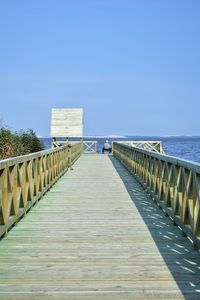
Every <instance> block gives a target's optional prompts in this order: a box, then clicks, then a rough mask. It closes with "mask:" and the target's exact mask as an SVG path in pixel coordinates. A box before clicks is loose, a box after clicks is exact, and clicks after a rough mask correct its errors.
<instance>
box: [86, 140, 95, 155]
mask: <svg viewBox="0 0 200 300" xmlns="http://www.w3.org/2000/svg"><path fill="white" fill-rule="evenodd" d="M83 152H84V153H85V154H95V153H97V141H83Z"/></svg>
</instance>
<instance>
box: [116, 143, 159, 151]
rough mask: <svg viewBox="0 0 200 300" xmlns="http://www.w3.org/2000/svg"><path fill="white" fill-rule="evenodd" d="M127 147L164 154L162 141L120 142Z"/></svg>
mask: <svg viewBox="0 0 200 300" xmlns="http://www.w3.org/2000/svg"><path fill="white" fill-rule="evenodd" d="M120 142H121V143H123V144H125V145H129V146H132V147H136V148H139V149H144V150H148V151H153V152H157V153H161V154H164V149H163V146H162V142H161V141H120Z"/></svg>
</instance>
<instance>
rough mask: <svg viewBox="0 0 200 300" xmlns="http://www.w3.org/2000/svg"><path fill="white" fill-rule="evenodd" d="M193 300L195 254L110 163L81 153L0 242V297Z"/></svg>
mask: <svg viewBox="0 0 200 300" xmlns="http://www.w3.org/2000/svg"><path fill="white" fill-rule="evenodd" d="M171 298H173V299H200V256H199V254H198V253H197V251H194V250H193V249H192V245H191V244H190V242H189V241H188V240H187V239H186V238H185V237H182V236H181V231H180V230H179V229H178V227H176V226H173V223H172V221H171V220H170V219H169V218H168V217H166V216H165V214H164V213H163V212H162V211H161V210H159V208H158V207H157V205H156V204H155V203H154V202H153V201H152V200H151V199H150V198H149V196H148V195H147V194H146V193H145V192H144V190H143V189H142V187H141V186H140V185H139V184H138V183H137V181H136V180H135V179H134V178H133V176H132V175H131V174H130V173H129V172H128V171H127V170H126V169H125V167H124V166H122V165H121V163H120V162H119V161H117V159H115V158H114V157H112V156H110V157H109V156H107V155H98V154H94V155H88V156H87V155H82V156H81V157H80V158H79V159H78V161H77V162H76V163H75V165H74V166H73V170H70V171H68V172H66V173H65V174H64V176H62V177H61V179H59V180H58V182H57V183H56V184H55V185H54V186H53V187H52V188H51V190H50V191H49V192H47V194H45V195H44V197H43V198H42V199H41V200H40V201H39V202H38V204H37V205H35V206H34V207H33V208H32V209H31V211H30V212H29V213H28V214H27V215H26V217H25V218H23V219H22V220H21V221H20V222H19V223H18V224H17V226H15V227H14V228H12V230H11V231H10V232H9V234H8V236H7V237H5V238H3V239H2V240H1V242H0V299H97V300H98V299H116V300H117V299H123V300H124V299H171Z"/></svg>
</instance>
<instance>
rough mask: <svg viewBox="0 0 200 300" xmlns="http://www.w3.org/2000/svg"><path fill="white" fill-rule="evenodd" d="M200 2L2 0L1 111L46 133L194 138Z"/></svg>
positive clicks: (14, 122)
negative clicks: (65, 119)
mask: <svg viewBox="0 0 200 300" xmlns="http://www.w3.org/2000/svg"><path fill="white" fill-rule="evenodd" d="M199 16H200V1H199V0H113V1H112V0H96V1H95V0H93V1H92V0H79V1H78V0H71V1H70V0H24V1H22V0H1V1H0V104H1V105H0V118H2V119H3V121H4V122H5V123H7V124H8V125H9V126H10V127H11V128H12V129H14V130H18V129H20V128H23V129H25V128H33V129H34V130H35V131H36V132H37V134H39V135H42V136H48V135H49V134H50V111H51V108H52V107H83V108H84V110H85V135H88V134H126V135H168V134H169V135H170V134H173V135H184V134H185V135H199V134H200V132H199V129H200V117H199V114H200V17H199Z"/></svg>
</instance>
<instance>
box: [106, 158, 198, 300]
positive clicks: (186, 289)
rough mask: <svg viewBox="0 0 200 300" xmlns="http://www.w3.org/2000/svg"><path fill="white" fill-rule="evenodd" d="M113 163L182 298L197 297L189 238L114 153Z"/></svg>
mask: <svg viewBox="0 0 200 300" xmlns="http://www.w3.org/2000/svg"><path fill="white" fill-rule="evenodd" d="M110 159H111V161H112V164H113V166H114V167H115V169H116V171H117V172H118V174H119V176H120V178H121V179H122V181H123V183H124V185H125V187H126V189H127V191H128V193H129V195H130V197H131V199H132V201H133V202H134V204H135V206H136V207H137V209H138V211H139V213H140V215H141V216H142V218H143V220H144V222H145V224H146V225H147V227H148V229H149V232H150V233H151V236H152V237H153V239H154V241H155V243H156V245H157V247H158V249H159V252H160V254H161V255H162V257H163V259H164V261H165V263H166V265H167V267H168V269H169V271H170V272H171V274H172V276H173V277H174V279H175V281H176V283H177V285H178V286H179V289H180V290H181V292H182V294H183V295H184V297H185V299H187V300H189V299H190V300H191V299H200V255H199V253H198V252H197V251H194V250H193V247H192V244H191V243H190V241H189V240H188V239H187V238H186V237H183V236H182V232H181V230H179V228H178V227H177V226H174V225H173V222H172V220H171V219H170V218H169V217H167V216H165V213H164V212H163V211H162V210H161V209H159V207H158V205H157V204H156V203H155V202H154V201H153V200H152V198H151V197H150V196H149V195H148V194H145V193H144V189H143V188H142V186H141V185H140V184H139V183H138V182H137V180H136V179H135V178H134V176H132V175H131V174H130V172H129V171H128V170H127V169H126V168H125V167H124V166H123V165H122V164H121V163H120V162H119V161H118V160H117V159H116V158H114V157H112V156H110Z"/></svg>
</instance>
